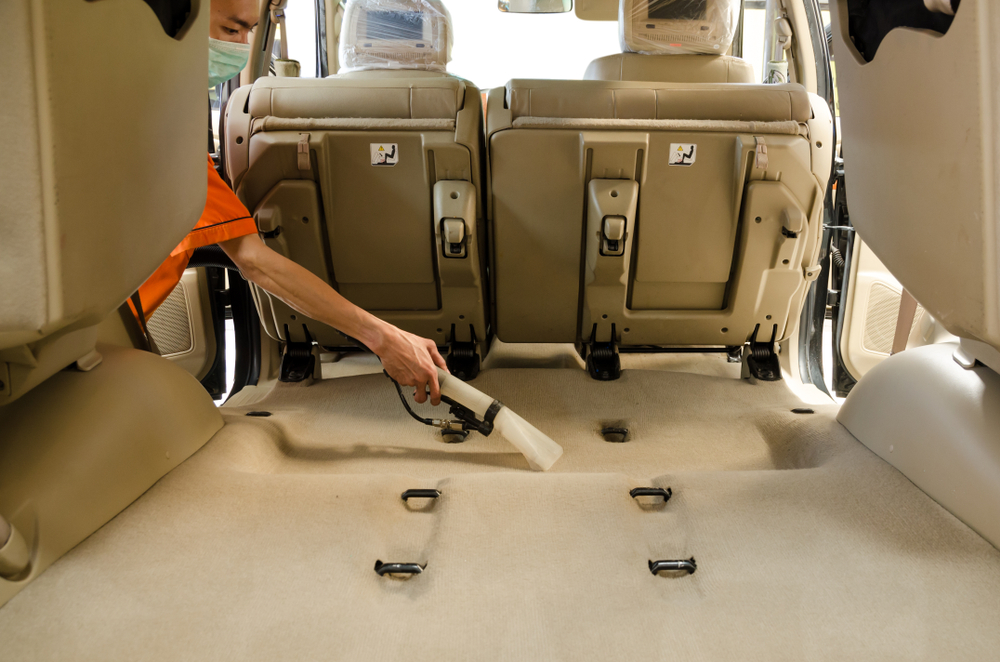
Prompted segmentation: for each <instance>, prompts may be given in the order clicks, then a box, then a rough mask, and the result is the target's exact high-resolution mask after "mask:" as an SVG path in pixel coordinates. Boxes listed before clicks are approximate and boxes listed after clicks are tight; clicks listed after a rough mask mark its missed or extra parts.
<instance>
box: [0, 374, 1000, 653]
mask: <svg viewBox="0 0 1000 662" xmlns="http://www.w3.org/2000/svg"><path fill="white" fill-rule="evenodd" d="M476 385H477V386H478V387H479V388H481V389H482V390H485V391H486V392H488V393H490V394H491V395H493V396H494V397H497V398H499V399H501V400H502V401H504V402H505V403H507V404H508V405H509V406H511V407H512V408H513V409H514V410H515V411H517V412H518V413H520V414H521V415H522V416H524V417H525V418H527V419H528V420H529V421H531V422H533V423H535V424H536V425H537V426H538V427H539V428H541V429H542V430H543V431H545V432H547V433H548V434H549V435H550V436H552V437H553V438H554V439H555V440H556V441H558V442H559V443H561V444H562V445H563V446H564V448H565V455H564V456H563V458H562V459H561V460H560V461H559V463H558V464H557V465H556V466H555V467H554V469H553V470H552V472H550V473H547V474H536V473H533V472H530V471H528V470H527V464H526V462H525V461H524V459H523V458H522V457H521V456H520V455H519V454H517V453H516V451H514V450H513V448H512V447H510V446H509V445H508V444H507V443H506V442H504V441H503V440H502V439H499V438H497V436H496V435H494V436H492V437H490V438H483V437H481V436H478V435H474V436H473V437H470V439H469V441H467V442H466V443H465V444H460V445H446V444H443V443H441V442H440V441H439V440H438V438H437V437H436V436H435V434H434V431H433V430H431V429H429V428H424V427H422V426H420V425H419V424H417V423H416V422H414V421H412V420H411V419H409V418H408V417H407V416H406V415H405V413H404V412H403V410H402V408H401V407H400V405H399V403H398V401H397V400H396V394H395V391H394V390H393V389H392V387H391V385H390V384H389V383H388V382H387V381H386V380H385V379H384V378H383V377H380V376H378V375H367V376H365V375H362V376H355V377H346V378H343V379H337V380H330V381H326V382H321V383H317V384H314V385H311V386H307V387H303V386H282V387H280V388H279V389H277V390H276V391H275V392H274V393H273V394H272V395H271V396H270V397H269V398H267V399H266V400H264V401H263V402H261V403H258V404H256V405H254V406H253V409H255V410H267V411H270V412H272V413H273V416H271V417H270V418H248V417H246V416H245V415H244V414H245V412H246V411H247V409H234V410H229V411H227V412H226V416H227V425H226V427H225V428H224V429H223V430H222V431H221V432H220V433H219V434H218V435H217V436H216V437H215V438H214V439H213V440H212V441H211V442H210V443H209V444H208V445H207V446H206V447H205V448H203V449H202V450H201V451H200V452H199V453H197V454H196V455H195V456H194V457H192V458H191V459H190V460H188V461H187V462H185V463H184V464H183V465H181V466H180V467H178V468H177V469H175V470H174V471H173V472H172V473H171V474H169V475H168V476H166V477H165V478H164V479H162V480H161V481H160V482H159V483H158V484H157V485H156V486H154V487H153V488H152V489H151V490H150V491H149V492H148V493H147V494H146V495H144V496H143V497H142V498H141V499H139V500H138V501H137V502H136V503H135V504H133V505H132V506H131V507H130V508H129V509H127V510H126V511H125V512H123V513H122V514H121V515H119V516H118V517H117V518H116V519H115V520H113V521H112V522H111V523H109V524H108V525H107V526H105V527H104V528H102V529H101V530H100V531H98V532H97V533H96V534H94V535H93V536H91V538H89V539H88V540H86V541H85V542H84V543H82V544H81V545H80V546H79V547H77V548H76V549H75V550H73V551H72V552H70V553H69V554H68V555H67V556H66V557H64V558H63V559H62V560H60V561H59V562H58V563H56V564H55V565H54V566H53V567H52V568H50V569H49V570H48V571H47V572H46V573H45V574H44V575H42V576H41V577H40V578H39V579H38V580H37V581H35V582H34V583H33V584H32V585H30V586H29V587H28V588H27V589H26V590H24V591H23V592H22V593H21V594H20V595H18V596H17V597H16V598H14V599H13V600H12V601H11V602H10V603H8V604H7V605H6V606H5V607H3V608H0V659H2V660H262V661H263V660H352V661H353V660H518V661H520V660H574V661H575V660H601V661H605V660H622V661H625V660H629V661H633V660H661V659H662V660H694V661H701V660H704V661H709V660H712V661H714V660H740V661H744V660H767V661H773V660H935V661H936V660H990V659H996V658H997V656H998V653H997V651H1000V627H998V624H1000V552H998V551H997V550H996V549H994V548H993V547H992V546H990V545H989V544H988V543H987V542H985V541H984V540H983V539H982V538H980V537H979V536H978V535H977V534H975V533H974V532H972V531H971V530H970V529H968V528H967V527H966V526H965V525H963V524H962V523H961V522H959V521H958V520H956V519H955V518H954V517H952V516H951V515H950V514H948V513H947V512H945V511H944V510H943V509H942V508H940V507H939V506H938V505H937V504H935V503H934V502H933V501H931V500H930V499H929V498H927V497H926V496H925V495H924V494H923V493H922V492H920V491H919V490H918V489H916V488H915V487H914V486H913V485H912V484H911V483H910V482H909V481H907V480H906V479H905V478H904V477H903V476H902V475H900V474H899V473H898V472H896V471H895V470H894V469H892V468H891V467H890V466H889V465H887V464H885V463H884V462H882V461H881V460H880V459H878V458H877V457H876V456H875V455H873V454H872V453H870V452H869V451H868V450H867V449H865V448H864V447H863V446H861V445H860V444H859V443H857V442H856V441H855V440H854V439H853V438H852V437H851V436H850V435H849V434H848V433H847V432H846V431H845V430H844V429H843V428H842V427H840V426H839V424H837V423H836V422H835V420H834V415H835V411H836V410H835V407H833V406H831V407H827V408H816V411H817V413H816V414H813V415H797V414H793V413H791V411H790V410H791V409H792V408H793V407H795V406H798V405H799V403H798V402H796V401H795V399H794V398H793V397H792V396H791V395H790V393H789V392H788V391H787V389H786V388H785V387H784V386H783V385H781V384H768V385H761V384H758V385H753V384H750V383H747V382H742V381H739V380H737V379H729V378H722V377H710V376H706V375H697V374H684V373H678V372H668V371H664V370H631V371H627V372H626V373H625V375H624V376H623V378H622V379H621V380H620V381H618V382H613V383H597V382H593V381H591V380H590V379H589V378H587V376H586V375H585V374H584V373H583V372H582V371H580V370H578V369H549V370H539V369H534V370H533V369H492V370H487V371H485V372H484V373H483V374H482V375H481V376H480V378H479V379H478V380H477V382H476ZM607 423H620V424H624V425H625V426H627V427H629V428H630V430H631V431H632V435H633V437H632V440H631V441H629V442H628V443H625V444H609V443H606V442H605V441H603V440H602V439H601V437H600V435H599V429H600V427H601V426H602V425H603V424H607ZM643 485H656V486H670V487H672V488H673V490H674V497H673V499H671V500H670V502H669V503H668V504H666V505H665V506H663V505H656V504H640V503H637V502H636V501H634V500H633V499H631V498H630V497H629V495H628V491H629V489H631V488H632V487H636V486H643ZM414 487H437V488H438V489H440V490H441V491H442V492H443V495H442V497H441V498H440V499H439V500H438V501H437V502H432V503H430V504H429V505H423V504H419V503H416V502H414V503H412V505H410V506H407V505H405V504H404V503H403V502H402V501H401V500H400V498H399V495H400V493H401V492H402V491H403V490H405V489H407V488H414ZM690 556H694V557H695V558H696V559H697V563H698V571H697V572H696V573H695V574H694V575H692V576H680V577H668V576H660V577H654V576H653V575H651V574H650V572H649V570H648V568H647V562H648V561H649V560H650V559H659V558H671V559H672V558H688V557H690ZM376 559H380V560H382V561H406V562H410V561H413V562H419V563H427V569H426V572H425V573H424V574H422V575H420V576H418V577H415V578H413V579H411V580H408V581H403V580H394V579H389V578H379V577H378V576H377V575H376V574H375V572H374V571H373V566H374V563H375V561H376Z"/></svg>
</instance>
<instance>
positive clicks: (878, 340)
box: [861, 283, 924, 354]
mask: <svg viewBox="0 0 1000 662" xmlns="http://www.w3.org/2000/svg"><path fill="white" fill-rule="evenodd" d="M902 298H903V297H902V295H901V294H900V293H899V292H896V291H894V290H893V289H891V288H890V287H887V286H886V285H883V284H882V283H875V284H874V285H872V287H871V290H869V293H868V309H867V310H866V311H865V330H864V335H863V337H862V341H861V346H862V347H863V348H864V349H865V351H868V352H872V353H874V354H891V353H892V341H893V339H894V338H895V337H896V322H897V321H898V320H899V302H900V300H901V299H902ZM923 314H924V309H923V308H922V307H921V306H919V305H918V306H917V312H916V314H915V315H914V316H913V325H912V326H911V327H910V332H911V333H912V332H913V329H915V328H917V325H918V324H919V323H920V318H921V317H923Z"/></svg>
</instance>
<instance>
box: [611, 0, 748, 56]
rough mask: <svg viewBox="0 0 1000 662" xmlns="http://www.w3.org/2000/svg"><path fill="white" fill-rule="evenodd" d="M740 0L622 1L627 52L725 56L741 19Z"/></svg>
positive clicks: (621, 31) (623, 43) (620, 14)
mask: <svg viewBox="0 0 1000 662" xmlns="http://www.w3.org/2000/svg"><path fill="white" fill-rule="evenodd" d="M739 5H740V3H739V0H621V4H620V5H619V10H618V29H619V37H620V40H621V47H622V52H623V53H643V54H647V55H681V54H694V53H707V54H714V55H722V54H723V53H725V52H726V51H728V50H729V46H730V45H731V44H732V43H733V36H734V35H735V34H736V24H737V22H738V20H739Z"/></svg>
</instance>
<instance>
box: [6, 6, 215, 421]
mask: <svg viewBox="0 0 1000 662" xmlns="http://www.w3.org/2000/svg"><path fill="white" fill-rule="evenodd" d="M0 24H2V25H3V26H4V35H5V37H4V52H5V63H4V67H3V71H4V73H3V90H4V92H3V98H4V103H3V104H2V106H0V126H2V127H5V129H6V130H5V131H3V134H2V138H0V181H2V182H3V184H2V185H0V186H2V189H3V195H0V237H2V239H0V282H3V283H5V284H6V285H5V286H4V287H3V288H0V382H2V384H3V385H2V386H0V404H3V403H5V402H9V401H10V400H11V399H13V398H16V397H18V396H20V395H21V394H23V393H24V392H25V391H26V390H27V389H29V388H30V387H32V386H34V385H36V384H38V383H40V382H41V381H43V380H44V379H45V378H47V377H48V376H50V375H51V374H53V373H54V372H55V371H57V370H60V369H62V368H64V367H66V366H67V365H69V364H71V363H73V362H74V361H76V360H77V359H80V358H82V357H84V356H86V355H88V354H89V353H91V352H92V351H93V349H94V339H95V337H96V332H94V331H91V330H90V329H89V327H94V326H95V325H97V324H98V323H99V322H100V321H101V320H102V319H103V318H104V317H105V316H106V315H107V314H108V313H109V312H111V311H113V310H115V309H116V308H117V307H118V306H119V305H121V303H122V302H123V301H124V300H125V299H126V298H127V297H128V296H129V295H130V294H131V293H132V292H133V291H135V289H136V288H137V287H138V286H139V285H140V284H141V283H142V282H143V281H144V280H145V279H146V278H147V277H148V276H149V275H150V274H151V273H152V272H153V271H154V270H155V269H156V267H157V266H158V265H159V264H160V262H161V261H162V260H163V259H164V258H165V257H166V256H167V255H169V253H170V251H171V250H172V249H173V248H174V247H175V246H176V245H177V243H178V242H179V241H180V240H181V239H182V238H183V237H184V235H185V234H186V233H187V232H188V231H189V230H190V229H191V228H192V227H193V226H194V224H195V222H196V221H197V219H198V216H199V215H200V213H201V210H202V209H203V207H204V203H205V186H206V180H205V126H206V123H207V115H206V113H207V110H206V108H205V93H206V92H205V90H206V74H205V72H206V67H207V65H206V58H207V51H206V47H205V42H206V38H207V26H208V2H207V0H200V1H199V0H195V1H193V2H192V15H191V17H190V19H189V24H188V25H187V26H186V27H185V29H184V31H183V32H182V33H181V34H180V35H179V38H178V39H173V38H171V37H169V36H167V35H166V34H165V33H164V31H163V28H162V27H161V26H160V23H159V21H158V20H157V18H156V17H155V15H154V14H153V12H152V11H150V9H149V7H147V6H146V5H145V4H144V3H141V2H134V1H132V0H103V1H102V2H73V3H65V2H61V1H58V0H36V1H29V0H4V2H2V3H0ZM150 154H155V155H156V158H142V155H150ZM15 284H16V285H15Z"/></svg>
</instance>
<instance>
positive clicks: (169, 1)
mask: <svg viewBox="0 0 1000 662" xmlns="http://www.w3.org/2000/svg"><path fill="white" fill-rule="evenodd" d="M143 2H145V3H146V4H147V5H149V6H150V8H152V10H153V13H155V14H156V18H158V19H160V25H162V26H163V31H164V32H166V33H167V34H168V35H170V36H171V37H176V36H177V33H178V32H180V31H181V28H183V27H184V24H185V23H187V18H188V16H189V15H190V14H191V0H143Z"/></svg>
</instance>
